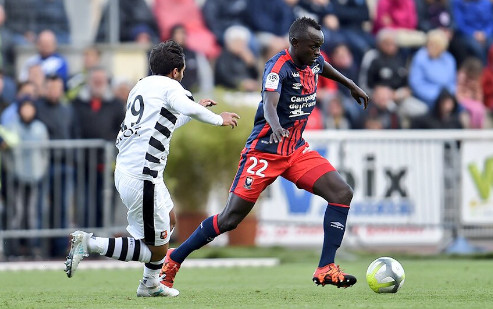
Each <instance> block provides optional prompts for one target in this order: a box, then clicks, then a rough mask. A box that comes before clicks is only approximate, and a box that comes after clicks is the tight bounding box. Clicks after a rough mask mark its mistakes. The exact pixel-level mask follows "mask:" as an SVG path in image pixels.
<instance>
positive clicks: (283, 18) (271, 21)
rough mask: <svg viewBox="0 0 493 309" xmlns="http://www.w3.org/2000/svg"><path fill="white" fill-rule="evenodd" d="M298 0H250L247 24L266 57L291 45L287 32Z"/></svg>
mask: <svg viewBox="0 0 493 309" xmlns="http://www.w3.org/2000/svg"><path fill="white" fill-rule="evenodd" d="M297 2H298V0H270V1H265V0H250V1H249V3H248V7H247V25H248V28H250V29H251V30H252V31H253V32H254V33H255V35H256V37H257V39H258V41H259V43H260V46H261V51H262V53H263V55H264V57H265V58H266V59H269V58H271V57H272V56H274V55H275V54H276V53H278V52H280V51H281V50H283V49H284V48H287V47H288V46H289V42H288V38H287V34H288V31H289V27H290V26H291V24H292V23H293V21H294V20H295V15H294V12H293V7H294V5H295V4H297Z"/></svg>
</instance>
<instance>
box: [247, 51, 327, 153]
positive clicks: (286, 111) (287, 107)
mask: <svg viewBox="0 0 493 309" xmlns="http://www.w3.org/2000/svg"><path fill="white" fill-rule="evenodd" d="M323 67H324V58H323V56H322V55H320V57H319V58H318V59H317V61H315V62H314V63H313V65H311V66H305V67H302V68H300V67H298V66H296V65H295V64H294V62H293V59H292V58H291V56H290V55H289V52H288V50H287V49H286V50H283V51H281V52H279V53H278V54H276V55H275V56H274V57H272V58H271V59H270V60H269V61H267V63H266V64H265V69H264V75H263V79H262V98H263V94H264V92H265V91H276V92H278V93H279V94H280V97H279V103H278V105H277V115H278V117H279V122H280V124H281V126H282V127H283V128H284V129H286V130H288V131H289V137H287V138H286V137H285V138H283V139H282V141H281V142H280V143H272V144H269V139H270V135H271V134H272V129H271V127H270V125H269V124H268V123H267V121H266V120H265V117H264V104H263V101H260V104H259V106H258V109H257V114H256V115H255V122H254V126H253V130H252V133H250V136H249V137H248V140H247V142H246V145H245V147H246V148H247V149H256V150H259V151H263V152H268V153H275V154H279V155H289V154H291V153H293V152H294V151H295V150H296V149H298V148H299V147H300V146H302V145H304V144H305V140H304V139H303V137H302V134H303V131H304V129H305V126H306V122H307V120H308V116H309V115H310V114H311V112H312V110H313V108H314V107H315V102H316V92H317V81H318V74H320V73H321V72H322V70H323Z"/></svg>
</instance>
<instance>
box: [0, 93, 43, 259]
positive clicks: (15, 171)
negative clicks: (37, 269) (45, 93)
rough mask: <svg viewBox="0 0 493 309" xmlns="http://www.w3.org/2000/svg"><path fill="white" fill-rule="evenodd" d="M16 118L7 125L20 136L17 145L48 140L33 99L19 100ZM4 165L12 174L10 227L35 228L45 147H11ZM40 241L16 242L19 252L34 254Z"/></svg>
mask: <svg viewBox="0 0 493 309" xmlns="http://www.w3.org/2000/svg"><path fill="white" fill-rule="evenodd" d="M16 112H17V113H18V115H17V117H16V118H17V120H15V121H12V122H10V123H9V125H8V126H7V127H6V128H7V129H8V130H9V131H10V132H11V133H14V134H16V135H17V136H18V137H19V140H20V145H22V143H24V142H44V141H47V140H48V138H49V137H48V130H47V129H46V126H45V125H44V124H43V123H42V122H41V121H39V120H37V119H36V106H35V104H34V102H33V100H32V99H30V98H24V99H22V100H20V101H19V105H18V110H17V111H16ZM5 162H6V164H5V166H6V169H7V171H8V172H9V175H12V176H13V182H12V185H13V190H14V191H13V196H14V198H12V199H7V200H6V202H7V207H9V208H10V209H11V211H12V213H13V214H14V216H13V218H12V220H11V222H10V227H11V228H13V229H30V230H34V229H37V228H39V227H40V226H41V218H39V213H41V211H42V210H41V208H40V207H39V206H40V203H39V201H41V200H43V199H44V197H43V190H40V185H41V183H42V181H43V178H44V177H45V175H46V171H47V167H48V151H47V150H46V149H43V148H34V149H33V148H21V147H13V148H12V149H11V151H10V152H8V153H7V154H6V156H5ZM39 245H40V243H39V241H37V240H34V239H33V238H28V239H20V240H19V243H18V244H17V246H15V247H17V248H15V249H17V250H18V252H17V254H19V255H29V256H37V255H39V254H40V251H41V248H40V246H39Z"/></svg>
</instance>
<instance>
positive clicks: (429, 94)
mask: <svg viewBox="0 0 493 309" xmlns="http://www.w3.org/2000/svg"><path fill="white" fill-rule="evenodd" d="M94 2H97V3H100V4H102V5H99V6H97V5H96V6H95V7H96V8H97V9H98V10H99V11H98V10H95V11H97V14H96V15H98V16H101V18H100V20H99V23H98V25H97V27H96V28H97V31H95V35H94V39H93V41H92V43H91V44H89V45H88V46H87V47H85V48H84V50H83V52H82V58H81V59H80V60H79V61H80V62H81V63H82V69H81V70H80V71H79V72H74V71H73V70H71V69H70V63H69V61H68V60H67V57H66V55H64V54H63V53H60V52H59V49H58V46H59V45H69V44H73V43H77V42H73V38H72V37H71V31H70V25H71V23H70V18H69V15H68V14H67V9H66V7H65V5H66V4H67V2H66V1H64V0H0V145H1V146H2V149H5V148H6V147H8V146H12V145H9V143H12V144H13V143H14V142H12V141H15V140H16V139H17V140H21V141H22V140H24V141H44V140H50V139H51V140H55V139H95V138H96V139H105V140H108V141H114V139H115V137H116V135H117V133H118V131H119V129H120V124H121V122H122V120H123V118H124V113H125V102H126V99H127V96H128V93H129V91H130V89H131V88H132V87H133V85H134V82H135V81H129V80H128V79H125V78H122V77H121V76H117V75H115V74H113V72H110V71H108V69H107V68H106V67H105V65H104V63H103V62H102V60H101V59H102V51H101V49H100V45H99V43H106V42H108V41H110V36H111V35H110V29H111V27H110V25H109V24H110V21H111V16H110V15H111V14H110V7H109V3H110V1H106V2H105V1H88V2H87V3H94ZM117 3H118V6H119V7H118V11H119V14H118V16H119V20H118V25H119V27H118V28H119V36H118V40H119V41H120V42H122V43H129V42H131V43H133V44H137V45H139V44H142V46H145V49H147V50H148V49H149V48H150V47H151V46H152V44H154V43H157V42H159V41H161V40H167V39H173V40H175V41H176V42H178V43H179V44H180V45H182V47H183V49H184V52H185V55H186V66H187V67H186V73H185V78H184V79H183V81H182V83H183V85H184V87H185V88H187V89H189V90H191V91H192V92H196V91H204V83H203V80H204V76H205V79H206V80H207V82H209V83H211V84H214V86H216V87H222V88H225V89H228V90H232V91H240V92H256V93H259V92H260V90H261V77H262V70H263V65H264V64H265V62H266V61H267V60H268V59H269V58H270V57H272V56H273V55H274V54H276V53H277V52H279V51H280V50H282V49H284V48H287V47H288V46H289V44H288V38H287V33H288V29H289V26H290V25H291V23H292V22H293V21H294V20H295V19H296V18H297V17H301V16H309V17H312V18H314V19H316V20H317V21H318V22H319V23H320V24H321V25H322V28H323V33H324V36H325V42H324V44H323V46H322V53H323V55H324V57H325V58H326V59H327V60H328V61H329V62H330V63H331V64H332V65H333V66H334V67H335V68H336V69H337V70H339V71H340V72H341V73H343V74H344V75H345V76H347V77H348V78H350V79H352V80H354V81H355V82H356V83H358V84H359V85H360V86H361V87H362V88H363V89H364V90H365V91H367V93H368V94H370V96H371V102H370V106H369V108H368V110H366V111H363V110H362V109H361V108H360V107H359V106H358V105H356V104H354V102H352V98H351V96H350V93H349V92H348V91H347V89H345V88H344V87H340V86H339V85H337V84H336V83H335V82H333V81H331V80H327V79H324V78H321V79H320V80H319V83H318V93H317V106H316V108H315V109H314V111H313V113H312V115H311V116H310V119H309V122H308V125H307V129H311V130H320V129H458V128H473V129H489V128H492V127H493V0H450V1H447V0H269V1H265V0H119V1H118V2H117ZM26 8H29V9H26ZM19 46H24V47H25V46H28V47H29V46H31V47H32V48H35V50H36V54H35V55H33V56H32V57H30V58H28V59H27V60H26V61H24V62H23V63H19V61H18V59H17V56H18V55H17V50H18V47H19ZM75 46H78V45H77V44H75ZM145 49H144V50H145ZM16 64H17V65H16ZM208 68H209V69H208ZM212 81H213V83H212ZM94 124H97V125H94ZM12 135H15V136H17V138H13V137H12ZM14 155H15V156H16V157H22V161H23V162H24V163H23V164H21V165H20V166H17V165H16V164H17V163H15V164H8V156H6V157H5V158H2V160H3V161H6V162H7V164H5V166H6V167H5V168H6V169H13V170H14V174H15V179H16V183H15V188H19V187H22V188H24V189H23V190H26V188H27V189H28V190H29V192H30V193H29V194H24V198H25V200H22V201H18V204H19V206H18V207H23V206H22V205H24V204H29V203H35V200H36V192H35V191H36V188H37V186H38V185H39V183H40V182H41V180H42V178H43V177H44V176H45V175H46V174H47V173H48V174H50V175H53V173H52V172H53V170H56V167H55V168H54V161H53V160H55V159H56V158H55V159H54V156H53V153H52V154H51V156H50V157H49V158H48V157H47V154H46V153H45V152H43V151H24V152H19V153H16V152H15V151H14ZM50 160H51V161H50ZM18 161H19V160H17V161H16V162H18ZM3 169H4V168H3V167H2V174H4V172H3ZM60 170H61V171H62V174H63V173H66V174H63V175H62V176H60V177H65V178H64V179H71V178H73V177H74V176H73V172H70V171H69V170H68V169H67V170H66V169H63V168H62V169H60ZM100 172H101V166H99V165H98V173H100ZM71 173H72V174H71ZM50 177H51V176H50ZM98 179H99V178H98ZM64 183H68V182H64ZM2 184H3V187H2V196H5V191H6V190H7V189H6V185H5V183H4V180H2ZM98 188H99V189H100V188H101V186H98ZM4 198H5V197H4ZM29 199H30V200H32V201H31V202H28V200H29ZM63 207H65V206H63ZM31 217H33V216H31ZM12 222H13V223H12V224H13V226H12V227H13V228H21V227H22V226H23V225H24V227H25V228H26V227H27V228H34V227H36V226H37V225H38V223H36V222H34V221H33V222H31V223H21V222H18V223H15V221H12ZM26 224H27V226H25V225H26ZM100 224H101V223H100V222H98V223H97V225H98V226H100ZM66 226H67V225H66V222H65V223H63V222H62V224H61V225H60V226H58V227H62V228H63V227H66ZM64 241H65V240H62V242H61V243H60V245H59V246H58V248H59V249H58V250H57V251H58V254H60V252H63V251H64V250H65V247H66V243H64ZM54 254H55V255H56V253H54Z"/></svg>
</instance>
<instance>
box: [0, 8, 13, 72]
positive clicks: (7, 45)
mask: <svg viewBox="0 0 493 309" xmlns="http://www.w3.org/2000/svg"><path fill="white" fill-rule="evenodd" d="M5 18H6V16H5V9H4V7H3V5H0V42H1V44H0V69H1V70H2V71H3V72H4V73H5V74H6V75H8V76H15V72H14V71H15V67H14V64H15V51H14V46H15V42H14V38H13V35H12V32H11V31H10V30H9V28H7V26H5Z"/></svg>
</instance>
